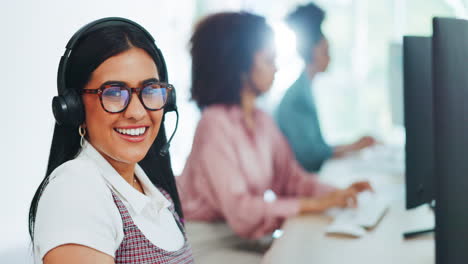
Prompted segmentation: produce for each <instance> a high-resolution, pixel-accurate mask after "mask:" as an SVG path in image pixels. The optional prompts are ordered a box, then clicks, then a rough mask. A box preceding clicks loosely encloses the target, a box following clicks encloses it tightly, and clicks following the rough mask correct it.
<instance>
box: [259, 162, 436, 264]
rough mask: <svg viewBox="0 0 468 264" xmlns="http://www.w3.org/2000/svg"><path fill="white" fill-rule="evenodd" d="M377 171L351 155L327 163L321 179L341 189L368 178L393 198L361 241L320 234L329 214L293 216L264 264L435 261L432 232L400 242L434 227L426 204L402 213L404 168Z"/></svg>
mask: <svg viewBox="0 0 468 264" xmlns="http://www.w3.org/2000/svg"><path fill="white" fill-rule="evenodd" d="M369 164H372V166H369ZM386 165H388V164H386ZM378 168H379V166H378V164H376V163H375V160H369V159H366V158H365V157H362V156H360V157H356V156H355V157H352V158H348V159H344V160H340V161H332V162H329V163H328V164H326V166H325V167H324V168H323V170H322V172H321V176H320V177H321V178H322V179H323V180H324V181H326V182H331V183H334V184H335V185H338V186H343V187H344V186H346V185H347V184H349V183H350V182H352V181H354V180H360V179H367V180H369V181H370V182H371V183H372V184H373V185H374V186H375V189H376V190H377V192H379V193H381V194H383V195H385V196H387V197H388V198H390V199H391V200H392V204H391V207H390V209H389V210H388V211H387V213H386V215H385V216H384V217H383V218H382V220H381V221H380V223H379V224H378V225H377V226H376V227H375V228H374V229H373V230H371V231H369V232H368V233H367V234H366V235H365V236H363V237H361V238H349V237H344V236H330V235H326V234H325V232H324V230H325V227H326V226H327V225H328V224H329V223H330V222H331V221H332V219H331V217H329V216H326V215H308V216H300V217H295V218H291V219H289V220H287V221H286V223H285V224H284V225H283V227H282V229H283V232H284V233H283V235H282V236H281V237H280V238H279V239H277V240H276V241H275V242H274V243H273V245H272V247H271V248H270V250H269V251H268V253H267V254H266V256H265V258H264V261H263V262H264V263H272V264H277V263H295V264H302V263H304V264H305V263H313V264H321V263H325V264H334V263H340V264H341V263H373V264H375V263H379V264H386V263H389V264H390V263H392V264H393V263H398V264H406V263H408V264H418V263H421V264H422V263H424V264H433V263H435V260H434V256H435V255H434V252H435V244H434V235H433V234H432V233H431V234H427V235H424V236H420V237H418V238H414V239H410V240H404V239H403V233H404V232H406V231H414V230H420V229H425V228H431V227H433V226H434V215H433V212H432V211H431V210H430V209H429V208H428V207H427V206H423V207H420V208H417V209H413V210H410V211H406V210H405V208H404V185H403V183H404V177H403V173H402V171H403V168H398V167H397V166H394V167H393V168H392V167H391V166H390V167H387V168H385V169H384V170H382V169H378ZM380 168H382V167H380Z"/></svg>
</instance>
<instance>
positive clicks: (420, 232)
mask: <svg viewBox="0 0 468 264" xmlns="http://www.w3.org/2000/svg"><path fill="white" fill-rule="evenodd" d="M428 204H429V207H430V208H431V209H432V212H434V211H435V201H432V202H430V203H428ZM434 231H435V228H428V229H421V230H416V231H408V232H405V233H403V238H404V239H411V238H415V237H418V236H420V235H424V234H428V233H432V232H434Z"/></svg>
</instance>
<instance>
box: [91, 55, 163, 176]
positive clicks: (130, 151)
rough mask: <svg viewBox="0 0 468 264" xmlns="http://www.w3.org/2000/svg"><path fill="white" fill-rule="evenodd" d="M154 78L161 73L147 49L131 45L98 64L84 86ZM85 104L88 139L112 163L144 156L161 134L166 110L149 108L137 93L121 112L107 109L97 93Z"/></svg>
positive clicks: (134, 82) (134, 84) (136, 84)
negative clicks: (109, 111) (160, 130)
mask: <svg viewBox="0 0 468 264" xmlns="http://www.w3.org/2000/svg"><path fill="white" fill-rule="evenodd" d="M154 78H156V79H159V74H158V70H157V68H156V64H155V62H154V61H153V59H152V58H151V57H150V56H149V54H148V53H146V52H145V51H144V50H142V49H139V48H131V49H130V50H127V51H124V52H122V53H120V54H118V55H115V56H113V57H110V58H109V59H107V60H106V61H104V62H103V63H102V64H101V65H99V67H98V68H97V69H96V70H95V71H94V72H93V73H92V76H91V80H90V81H89V83H88V84H87V85H86V87H85V89H97V88H99V87H101V85H102V84H103V83H105V82H108V81H119V82H124V83H126V84H127V85H128V86H129V87H140V86H141V84H142V82H144V81H146V80H148V79H154ZM83 103H84V106H85V112H86V119H85V128H86V130H87V136H88V141H89V142H90V143H91V144H92V145H93V146H94V147H95V148H96V149H97V150H98V151H99V152H100V153H101V154H102V155H103V156H104V158H106V160H108V161H109V162H110V163H111V164H113V165H114V164H116V163H125V164H134V163H136V162H139V161H141V160H142V159H143V158H144V157H145V155H146V153H147V152H148V150H149V148H150V147H151V145H152V144H153V142H154V140H155V139H156V136H157V134H158V131H159V127H160V125H161V120H162V116H163V110H159V111H149V110H146V109H145V108H144V106H143V105H142V103H141V101H140V99H139V98H138V95H137V94H136V93H133V94H132V96H131V100H130V103H129V105H128V107H127V108H126V110H125V111H123V112H121V113H108V112H106V111H105V110H104V109H103V108H102V106H101V103H100V100H99V96H97V95H95V94H85V95H83ZM130 129H136V131H137V133H138V132H140V133H141V132H143V133H142V134H139V135H129V134H135V133H132V132H135V130H133V131H131V130H130ZM114 167H115V166H114Z"/></svg>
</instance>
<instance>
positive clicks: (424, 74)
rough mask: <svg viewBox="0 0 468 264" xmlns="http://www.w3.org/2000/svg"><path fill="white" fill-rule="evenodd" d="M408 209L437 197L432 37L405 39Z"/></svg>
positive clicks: (404, 82) (404, 83)
mask: <svg viewBox="0 0 468 264" xmlns="http://www.w3.org/2000/svg"><path fill="white" fill-rule="evenodd" d="M403 86H404V89H403V94H404V123H405V130H406V145H405V152H406V153H405V154H406V160H405V163H406V164H405V166H406V172H405V177H406V208H407V209H411V208H414V207H417V206H419V205H422V204H425V203H430V202H432V201H433V200H434V198H435V176H434V113H433V88H432V38H431V37H415V36H405V37H404V38H403Z"/></svg>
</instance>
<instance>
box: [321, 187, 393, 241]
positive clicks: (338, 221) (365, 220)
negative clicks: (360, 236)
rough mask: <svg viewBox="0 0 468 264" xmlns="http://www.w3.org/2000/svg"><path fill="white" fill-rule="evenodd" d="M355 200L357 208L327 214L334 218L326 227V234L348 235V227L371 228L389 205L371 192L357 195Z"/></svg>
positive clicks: (337, 210)
mask: <svg viewBox="0 0 468 264" xmlns="http://www.w3.org/2000/svg"><path fill="white" fill-rule="evenodd" d="M357 200H358V207H357V208H345V209H334V210H332V211H329V212H328V214H329V215H331V216H333V217H334V220H333V222H332V223H331V224H330V225H329V226H328V228H327V232H331V231H333V233H343V234H348V233H349V232H348V231H347V230H349V229H350V226H354V227H356V228H366V229H370V228H373V227H375V226H376V225H377V223H378V222H379V221H380V219H381V218H382V217H383V216H384V215H385V212H386V211H387V210H388V208H389V205H390V204H389V202H388V200H386V199H384V198H383V197H381V196H379V195H377V194H374V193H371V192H363V193H361V194H359V195H358V197H357ZM340 230H342V231H340ZM354 233H355V232H354ZM352 235H354V236H357V235H355V234H352Z"/></svg>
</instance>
